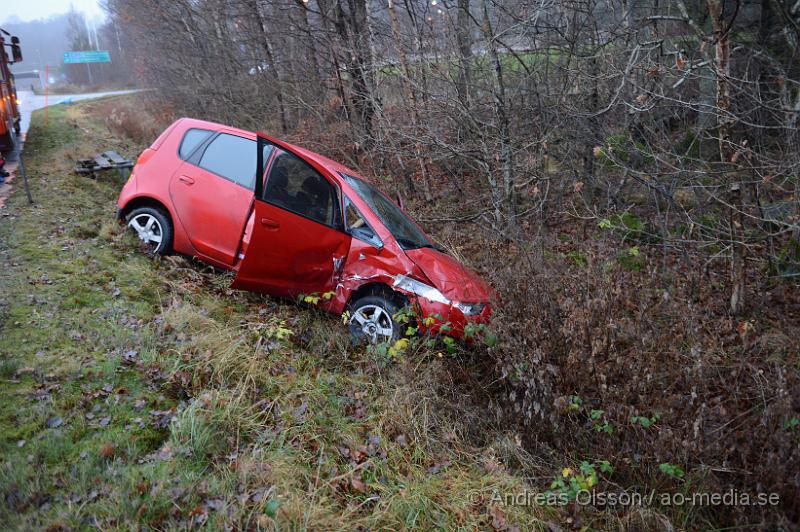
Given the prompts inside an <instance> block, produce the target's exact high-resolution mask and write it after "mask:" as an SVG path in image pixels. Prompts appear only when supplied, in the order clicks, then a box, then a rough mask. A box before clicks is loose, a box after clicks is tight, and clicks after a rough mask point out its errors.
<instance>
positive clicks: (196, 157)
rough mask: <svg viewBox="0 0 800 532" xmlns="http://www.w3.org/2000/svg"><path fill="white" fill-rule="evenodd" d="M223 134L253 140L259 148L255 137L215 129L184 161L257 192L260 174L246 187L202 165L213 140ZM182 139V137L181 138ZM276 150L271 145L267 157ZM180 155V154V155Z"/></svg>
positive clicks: (269, 157)
mask: <svg viewBox="0 0 800 532" xmlns="http://www.w3.org/2000/svg"><path fill="white" fill-rule="evenodd" d="M191 129H203V128H191ZM187 131H188V130H187ZM221 135H228V136H230V137H238V138H240V139H245V140H248V141H250V142H253V143H254V144H256V149H258V147H257V146H258V142H257V141H256V140H255V139H250V138H247V137H243V136H241V135H237V134H235V133H230V132H227V131H214V132H213V134H212V135H211V136H210V137H209V138H207V139H206V140H204V141H203V142H202V144H200V146H198V147H197V148H196V149H195V151H194V152H192V155H191V157H189V158H188V159H186V160H185V161H184V162H187V163H189V164H191V165H192V166H194V167H196V168H198V169H200V170H202V171H204V172H208V173H209V174H211V175H215V176H217V177H219V178H221V179H224V180H225V181H227V182H229V183H233V184H234V185H236V186H239V187H242V188H243V189H245V190H249V191H250V192H255V190H256V188H257V187H256V186H255V184H256V181H257V180H258V176H256V179H254V180H253V186H252V187H246V186H244V185H243V184H241V183H239V182H238V181H235V180H233V179H231V178H229V177H228V176H224V175H222V174H218V173H217V172H215V171H213V170H209V169H208V168H204V167H202V166H200V161H201V160H202V159H203V156H204V155H205V153H206V150H207V149H208V147H209V146H210V145H211V143H212V142H214V141H215V140H216V139H217V138H219V137H220V136H221ZM181 141H182V139H181ZM179 149H180V148H179ZM274 151H275V146H274V145H271V150H270V152H269V153H268V154H267V158H268V159H271V158H272V154H273V153H274ZM179 153H180V152H179ZM256 155H257V154H256ZM179 157H180V155H179ZM256 174H258V162H256ZM262 179H263V176H262Z"/></svg>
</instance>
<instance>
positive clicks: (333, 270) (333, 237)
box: [232, 133, 350, 297]
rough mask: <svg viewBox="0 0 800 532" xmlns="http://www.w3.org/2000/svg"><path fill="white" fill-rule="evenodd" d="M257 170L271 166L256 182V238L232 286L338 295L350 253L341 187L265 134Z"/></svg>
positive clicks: (259, 142)
mask: <svg viewBox="0 0 800 532" xmlns="http://www.w3.org/2000/svg"><path fill="white" fill-rule="evenodd" d="M270 144H271V145H272V146H273V147H274V149H273V150H272V155H271V157H270V160H269V161H265V160H264V148H265V146H267V145H270ZM268 163H269V164H268ZM256 166H257V173H256V175H257V176H263V175H264V169H265V168H266V167H267V166H268V168H267V169H268V175H267V178H266V180H262V179H256V183H255V191H254V194H255V202H254V203H255V205H254V207H253V210H254V213H253V216H254V220H253V229H252V234H251V235H250V243H249V245H248V246H247V251H246V254H245V256H244V258H242V259H241V260H240V261H239V263H238V268H237V271H236V278H235V279H234V282H233V284H232V287H233V288H238V289H245V290H253V291H257V292H265V293H268V294H272V295H276V296H288V297H297V296H298V295H300V294H312V293H317V294H323V293H325V292H328V291H332V290H334V289H335V287H336V283H337V282H338V276H339V274H340V273H341V271H342V267H343V266H344V260H345V257H346V256H347V252H348V251H349V249H350V235H348V234H347V233H345V232H344V226H343V222H342V201H341V191H340V190H339V187H338V186H337V185H336V184H335V183H334V182H333V181H332V180H330V179H328V178H326V177H325V174H326V173H327V170H325V169H324V168H323V167H321V166H319V165H317V164H316V163H315V162H314V161H308V160H306V159H304V158H303V157H300V156H299V155H297V154H296V153H293V152H292V151H291V149H290V148H289V147H288V146H287V145H286V144H284V143H282V142H279V141H276V140H273V139H270V138H269V137H267V136H265V135H263V134H262V133H258V136H257V162H256ZM264 181H266V182H264Z"/></svg>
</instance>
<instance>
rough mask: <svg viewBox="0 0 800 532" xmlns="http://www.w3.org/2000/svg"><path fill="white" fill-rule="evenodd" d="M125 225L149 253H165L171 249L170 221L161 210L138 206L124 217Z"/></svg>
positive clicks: (171, 233)
mask: <svg viewBox="0 0 800 532" xmlns="http://www.w3.org/2000/svg"><path fill="white" fill-rule="evenodd" d="M125 225H126V226H127V227H128V228H129V229H131V230H132V231H133V233H134V234H135V235H136V236H137V237H138V238H139V240H140V241H141V242H142V244H143V245H144V246H147V248H148V249H149V251H150V252H151V253H153V254H155V255H166V254H167V253H169V252H170V251H171V250H172V235H173V232H172V221H171V220H170V218H169V215H168V214H167V213H165V212H164V211H163V210H161V209H158V208H156V207H138V208H136V209H133V210H132V211H131V212H130V213H128V215H127V216H126V217H125Z"/></svg>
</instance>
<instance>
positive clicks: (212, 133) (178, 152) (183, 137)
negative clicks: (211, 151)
mask: <svg viewBox="0 0 800 532" xmlns="http://www.w3.org/2000/svg"><path fill="white" fill-rule="evenodd" d="M190 131H208V133H209V135H208V136H207V137H206V138H204V139H203V141H202V142H201V143H200V144H198V145H197V146H195V147H194V149H193V150H192V151H191V153H189V155H187V156H186V157H185V158H184V157H181V146H183V142H184V141H185V140H186V135H187V134H188V133H189V132H190ZM217 135H219V132H218V131H215V130H213V129H205V128H202V127H188V128H186V129H185V130H184V131H183V133H182V134H181V141H180V142H179V143H178V148H177V149H176V150H175V155H177V156H178V159H180V160H181V161H184V162H189V161H190V160H191V159H192V158H193V157H194V155H195V154H196V153H197V150H199V149H201V148H202V149H203V150H204V151H205V146H206V145H207V144H208V141H209V140H210V139H213V138H215V137H216V136H217Z"/></svg>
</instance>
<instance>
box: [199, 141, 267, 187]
mask: <svg viewBox="0 0 800 532" xmlns="http://www.w3.org/2000/svg"><path fill="white" fill-rule="evenodd" d="M198 166H199V167H200V168H203V169H204V170H208V171H209V172H213V173H215V174H217V175H218V176H221V177H224V178H225V179H229V180H231V181H233V182H234V183H237V184H239V185H241V186H243V187H245V188H249V189H250V190H253V188H254V185H255V179H256V143H255V141H253V140H250V139H246V138H243V137H237V136H236V135H229V134H227V133H221V134H220V135H218V136H217V138H215V139H214V140H212V141H211V144H209V145H208V147H207V148H206V151H205V152H203V156H202V157H201V158H200V162H199V163H198Z"/></svg>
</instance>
